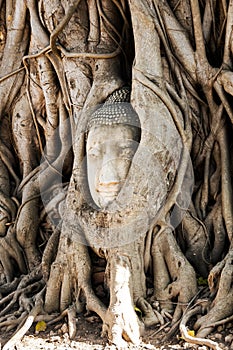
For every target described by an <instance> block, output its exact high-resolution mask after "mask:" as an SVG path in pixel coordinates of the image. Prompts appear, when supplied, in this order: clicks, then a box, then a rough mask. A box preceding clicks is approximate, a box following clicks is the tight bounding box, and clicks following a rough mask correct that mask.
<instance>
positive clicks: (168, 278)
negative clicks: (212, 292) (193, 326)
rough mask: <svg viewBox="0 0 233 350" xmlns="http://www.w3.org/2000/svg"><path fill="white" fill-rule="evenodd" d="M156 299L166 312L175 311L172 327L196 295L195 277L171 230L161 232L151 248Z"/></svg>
mask: <svg viewBox="0 0 233 350" xmlns="http://www.w3.org/2000/svg"><path fill="white" fill-rule="evenodd" d="M152 257H153V269H154V271H153V274H154V297H153V298H154V299H156V300H158V301H159V302H160V304H161V308H162V309H163V310H165V311H168V312H172V311H173V303H175V304H176V305H177V306H176V308H175V312H174V315H173V323H175V322H176V321H178V320H179V319H180V317H181V315H182V313H183V312H184V310H185V309H186V307H187V306H188V303H189V302H190V301H191V300H192V298H193V297H194V296H195V295H196V293H197V282H196V274H195V271H194V269H193V268H192V266H191V265H190V264H189V262H188V260H187V259H186V258H185V256H184V255H183V253H182V252H181V250H180V248H179V246H178V244H177V242H176V240H175V238H174V236H173V234H172V232H171V231H170V229H167V230H166V231H163V232H160V233H158V234H157V236H156V237H155V239H154V242H153V248H152Z"/></svg>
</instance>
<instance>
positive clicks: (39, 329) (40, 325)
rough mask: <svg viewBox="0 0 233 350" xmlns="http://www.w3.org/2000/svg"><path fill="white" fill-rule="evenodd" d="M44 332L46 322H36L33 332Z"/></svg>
mask: <svg viewBox="0 0 233 350" xmlns="http://www.w3.org/2000/svg"><path fill="white" fill-rule="evenodd" d="M45 330H46V322H45V321H39V322H37V324H36V327H35V332H36V333H39V332H44V331H45Z"/></svg>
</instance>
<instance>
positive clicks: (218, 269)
mask: <svg viewBox="0 0 233 350" xmlns="http://www.w3.org/2000/svg"><path fill="white" fill-rule="evenodd" d="M232 261H233V250H232V249H231V250H230V251H229V253H228V254H227V256H226V258H225V259H224V260H223V261H221V262H220V263H219V264H217V265H216V266H215V267H214V268H213V269H212V271H211V272H210V275H209V278H208V281H209V287H210V291H211V292H212V295H214V294H215V293H216V291H217V294H216V297H215V299H214V301H213V302H212V304H211V308H210V310H209V311H208V313H207V314H206V315H204V316H202V317H201V318H200V319H199V320H198V321H197V322H196V323H195V325H194V328H195V329H198V333H197V335H198V336H200V337H206V336H207V335H208V334H209V333H210V332H212V331H213V329H214V324H215V323H216V322H218V321H220V320H222V319H225V318H226V317H228V316H230V315H232V312H233V288H232V276H233V265H232Z"/></svg>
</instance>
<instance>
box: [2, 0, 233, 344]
mask: <svg viewBox="0 0 233 350" xmlns="http://www.w3.org/2000/svg"><path fill="white" fill-rule="evenodd" d="M232 25H233V1H232V0H226V1H221V2H216V1H215V2H213V1H206V2H201V1H198V0H183V1H173V0H160V1H157V0H72V1H68V2H67V1H65V0H46V1H45V0H40V1H36V0H24V1H22V0H10V1H8V0H7V1H0V96H1V104H0V267H1V274H0V278H1V281H0V293H1V296H2V299H1V300H0V305H1V311H0V327H1V329H4V330H6V331H8V330H10V329H11V328H14V327H16V326H17V325H18V324H21V323H22V322H23V321H26V323H25V324H24V326H23V331H21V332H20V333H19V334H18V335H17V334H16V337H15V338H12V342H15V341H18V339H19V338H20V337H22V336H23V334H24V333H25V332H26V331H27V329H28V328H29V327H30V325H31V323H32V322H33V320H36V317H37V315H38V314H40V313H43V312H44V313H45V312H46V313H47V314H49V315H47V316H46V317H47V319H49V318H50V317H51V318H52V317H54V313H55V312H63V313H64V314H66V315H68V322H69V330H70V336H71V337H73V336H74V335H75V332H76V330H75V316H76V313H79V312H83V311H84V310H85V309H87V310H91V311H93V312H95V313H96V314H98V315H99V317H100V318H101V319H102V321H103V332H107V335H108V338H109V340H110V341H111V342H112V343H114V344H116V345H117V346H119V347H121V346H124V345H125V344H126V343H127V342H132V343H134V344H139V343H140V336H141V334H142V331H143V328H144V327H147V326H154V327H156V325H160V324H161V323H163V322H164V320H166V319H167V318H168V319H170V315H172V324H178V323H177V322H178V321H181V322H182V317H184V316H185V314H186V315H187V312H188V310H189V308H190V307H192V306H193V305H194V304H195V303H196V302H197V296H198V298H199V299H198V305H202V303H203V307H202V308H198V309H197V310H198V312H199V311H200V310H201V312H202V313H203V314H202V317H200V318H198V319H197V321H196V323H195V325H194V326H195V328H196V331H197V334H198V336H199V337H205V336H207V335H208V334H209V333H210V332H211V331H213V329H214V327H215V326H216V322H218V321H222V320H224V319H226V320H227V317H229V316H232V314H233V295H232V294H233V290H232V285H233V284H232V261H233V260H232V250H233V248H232V239H233V237H232V236H233V204H232V199H233V196H232V156H231V148H232V122H233V110H232V103H231V101H232V95H233V72H232V66H233V63H232V54H233V45H232ZM125 85H127V86H130V88H131V104H132V106H133V108H134V109H135V111H136V112H137V114H138V116H139V119H140V122H141V129H142V132H141V140H140V145H139V147H138V150H137V153H136V154H135V161H134V165H135V169H136V170H135V171H131V173H130V176H129V180H128V182H127V184H130V185H132V186H131V187H129V188H133V190H134V191H132V193H131V194H130V191H128V192H127V186H125V187H126V190H125V198H126V202H127V200H128V199H129V196H130V195H132V201H133V204H132V206H131V207H130V208H131V212H130V210H128V209H127V210H128V211H125V212H123V211H122V212H121V211H119V213H120V214H119V216H121V217H122V219H120V221H119V218H118V219H117V220H118V221H117V220H115V219H114V217H113V216H111V215H108V216H105V217H104V214H101V213H96V212H95V210H94V209H93V208H91V207H90V205H89V204H88V201H87V202H85V196H84V194H83V193H84V192H85V189H86V187H88V184H87V178H86V175H85V171H84V170H85V167H84V165H85V133H84V131H85V125H86V123H87V118H88V115H89V114H90V111H92V110H93V109H94V108H96V106H98V105H99V104H101V103H104V101H105V100H106V98H107V97H108V96H109V95H111V94H112V92H114V91H115V90H117V89H120V88H121V87H123V86H125ZM127 198H128V199H127ZM130 198H131V197H130ZM123 200H124V197H123ZM144 203H146V204H145V206H144ZM136 210H138V212H137V211H136ZM142 212H143V215H144V214H145V213H146V216H143V215H142V216H140V215H141V213H142ZM135 213H137V215H136V214H135ZM138 213H139V214H138ZM97 214H98V215H97ZM135 217H136V218H137V219H135ZM133 219H135V220H137V221H134V222H137V223H138V224H137V225H136V226H132V225H131V222H132V220H133ZM101 220H102V221H101ZM114 220H115V221H117V222H118V224H117V225H116V228H115V226H114V229H115V231H114V232H117V234H119V236H117V237H120V238H119V240H118V241H117V240H116V238H115V241H114V239H111V237H110V236H107V235H106V236H105V239H104V240H103V239H102V240H101V239H100V240H98V239H96V240H95V237H96V236H95V233H96V232H97V231H98V230H99V229H100V228H101V230H102V229H106V232H108V234H109V230H108V229H109V228H111V226H109V222H110V221H111V222H114ZM100 221H101V222H104V224H103V223H102V224H101V225H100V224H99V223H98V222H100ZM119 222H121V224H119ZM142 223H143V224H142ZM98 225H99V226H98ZM132 227H134V228H133V229H132ZM134 229H135V230H134ZM102 231H104V230H102ZM102 231H101V232H102ZM115 237H116V236H115ZM117 242H118V243H117ZM203 280H204V281H207V280H208V287H209V288H208V295H209V302H208V303H206V300H205V301H203V300H202V299H201V297H202V295H203V294H202V292H203V293H204V292H205V293H206V288H203V286H200V281H203ZM198 282H199V283H198ZM96 283H100V284H102V286H103V290H104V293H102V295H99V294H98V292H97V291H96V289H95V285H96ZM205 295H206V294H205ZM207 304H208V305H207ZM136 307H137V310H138V309H140V310H141V312H140V315H138V314H136V311H135V308H136ZM169 314H170V315H169ZM28 316H30V317H31V318H30V319H28ZM12 318H14V320H15V321H14V322H9V321H8V320H11V319H12ZM186 318H187V317H186ZM183 320H184V319H183ZM185 320H186V319H185ZM10 346H12V343H9V344H8V345H7V344H6V346H5V349H7V348H10Z"/></svg>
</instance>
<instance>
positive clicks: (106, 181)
mask: <svg viewBox="0 0 233 350" xmlns="http://www.w3.org/2000/svg"><path fill="white" fill-rule="evenodd" d="M119 183H120V178H119V175H118V172H117V164H116V159H111V160H108V161H107V162H103V165H102V168H101V170H100V176H99V185H100V186H103V187H105V186H106V187H115V186H116V187H117V186H118V185H119Z"/></svg>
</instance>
